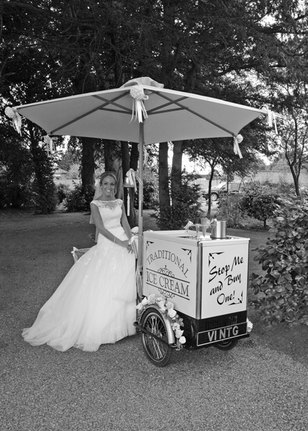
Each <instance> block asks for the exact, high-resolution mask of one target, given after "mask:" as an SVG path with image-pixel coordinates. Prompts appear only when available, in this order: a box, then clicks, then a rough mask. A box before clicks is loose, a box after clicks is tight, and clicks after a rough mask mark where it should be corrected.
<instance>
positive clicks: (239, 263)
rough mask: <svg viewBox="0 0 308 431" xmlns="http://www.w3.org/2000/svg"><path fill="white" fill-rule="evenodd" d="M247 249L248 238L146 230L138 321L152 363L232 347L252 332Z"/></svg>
mask: <svg viewBox="0 0 308 431" xmlns="http://www.w3.org/2000/svg"><path fill="white" fill-rule="evenodd" d="M248 249H249V239H248V238H240V237H231V236H227V235H226V236H225V237H223V238H214V237H213V235H210V234H205V235H198V234H196V235H192V234H191V231H190V232H188V231H187V230H178V231H146V232H144V234H143V282H142V284H143V298H142V299H141V301H140V302H139V304H138V305H137V309H138V320H137V322H136V323H135V325H136V327H137V328H138V330H139V331H140V333H141V339H142V345H143V349H144V352H145V354H146V356H147V358H148V359H149V360H150V361H151V362H152V363H153V364H155V365H156V366H159V367H162V366H165V365H167V364H168V362H169V360H170V357H171V354H172V351H173V350H174V349H177V350H180V349H181V348H183V347H184V348H188V349H199V348H201V347H208V346H212V345H213V346H215V347H217V348H218V349H221V350H228V349H232V348H233V347H234V346H235V345H236V344H237V342H238V340H239V339H240V338H244V337H248V336H249V333H250V331H251V329H252V323H251V322H250V321H249V319H248V318H247V284H248Z"/></svg>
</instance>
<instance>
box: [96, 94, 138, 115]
mask: <svg viewBox="0 0 308 431" xmlns="http://www.w3.org/2000/svg"><path fill="white" fill-rule="evenodd" d="M124 95H125V94H121V95H120V96H118V97H115V98H114V99H112V100H108V99H105V98H104V97H102V96H94V97H95V98H96V99H99V100H103V101H104V102H106V103H105V104H104V105H102V106H100V107H99V109H104V107H105V106H107V105H109V104H110V105H114V106H117V107H118V108H120V109H122V110H123V111H115V112H122V113H123V114H131V113H132V111H131V109H130V108H126V107H125V106H123V105H120V104H119V103H115V102H116V100H119V99H121V98H122V97H124ZM106 110H107V109H106Z"/></svg>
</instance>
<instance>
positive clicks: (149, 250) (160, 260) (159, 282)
mask: <svg viewBox="0 0 308 431" xmlns="http://www.w3.org/2000/svg"><path fill="white" fill-rule="evenodd" d="M181 233H183V232H182V231H181ZM197 252H198V248H197V243H196V242H195V241H187V242H185V241H180V240H179V238H177V235H176V231H169V232H168V237H167V238H166V236H165V235H164V233H163V232H145V233H144V253H143V293H144V294H145V295H146V296H148V295H150V294H153V293H155V294H158V295H163V296H165V297H167V298H170V300H172V302H173V303H174V305H175V308H176V309H177V310H181V311H182V312H183V313H185V314H187V315H188V316H193V317H194V316H195V314H196V296H197V289H196V286H197V278H196V277H197V272H196V268H197Z"/></svg>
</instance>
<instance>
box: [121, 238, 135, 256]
mask: <svg viewBox="0 0 308 431" xmlns="http://www.w3.org/2000/svg"><path fill="white" fill-rule="evenodd" d="M121 245H122V247H124V248H126V249H127V251H128V252H129V253H132V252H133V248H132V246H131V244H130V243H129V240H125V241H122V244H121Z"/></svg>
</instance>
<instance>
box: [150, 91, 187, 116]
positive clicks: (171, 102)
mask: <svg viewBox="0 0 308 431" xmlns="http://www.w3.org/2000/svg"><path fill="white" fill-rule="evenodd" d="M157 94H159V95H160V96H161V94H160V93H157ZM166 99H167V98H166ZM185 99H187V97H180V98H179V99H177V100H176V102H180V101H181V100H185ZM168 100H170V102H168V103H165V104H164V105H160V106H157V107H156V108H153V109H149V110H148V114H155V113H156V112H155V111H157V110H158V109H163V108H165V107H166V106H170V105H172V104H173V103H174V101H173V100H171V99H168ZM179 106H180V108H181V109H183V108H182V107H181V105H179ZM169 111H170V112H171V111H172V109H171V110H169ZM164 112H167V111H164Z"/></svg>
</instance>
